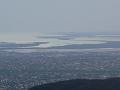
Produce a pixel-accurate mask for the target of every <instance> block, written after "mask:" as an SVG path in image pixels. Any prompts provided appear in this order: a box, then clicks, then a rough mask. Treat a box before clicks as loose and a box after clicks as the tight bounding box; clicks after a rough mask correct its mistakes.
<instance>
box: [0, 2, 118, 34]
mask: <svg viewBox="0 0 120 90" xmlns="http://www.w3.org/2000/svg"><path fill="white" fill-rule="evenodd" d="M119 10H120V0H0V33H2V32H4V33H5V32H7V33H9V32H34V33H38V32H39V33H59V32H95V33H99V32H108V33H109V32H110V33H117V34H118V33H120V12H119Z"/></svg>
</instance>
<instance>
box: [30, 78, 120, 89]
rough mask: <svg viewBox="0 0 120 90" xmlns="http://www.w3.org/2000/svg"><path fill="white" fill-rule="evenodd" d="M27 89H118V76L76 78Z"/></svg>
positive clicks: (119, 86) (119, 84)
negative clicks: (91, 78)
mask: <svg viewBox="0 0 120 90" xmlns="http://www.w3.org/2000/svg"><path fill="white" fill-rule="evenodd" d="M29 90H120V78H110V79H104V80H100V79H94V80H89V79H77V80H70V81H62V82H57V83H51V84H45V85H41V86H36V87H33V88H31V89H29Z"/></svg>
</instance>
